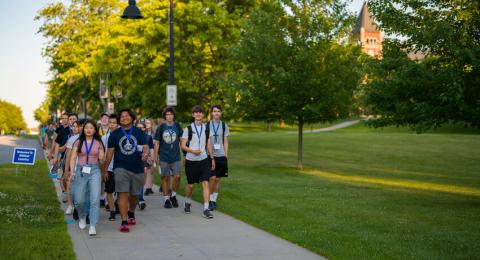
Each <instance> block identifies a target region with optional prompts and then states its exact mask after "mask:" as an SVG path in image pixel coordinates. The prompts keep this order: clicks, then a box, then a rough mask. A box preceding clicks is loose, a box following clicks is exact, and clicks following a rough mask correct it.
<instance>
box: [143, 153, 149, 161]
mask: <svg viewBox="0 0 480 260" xmlns="http://www.w3.org/2000/svg"><path fill="white" fill-rule="evenodd" d="M147 157H148V156H147V153H142V161H146V160H147Z"/></svg>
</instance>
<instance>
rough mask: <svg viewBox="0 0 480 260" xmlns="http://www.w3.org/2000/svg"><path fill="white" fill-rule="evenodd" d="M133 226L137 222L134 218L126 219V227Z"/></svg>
mask: <svg viewBox="0 0 480 260" xmlns="http://www.w3.org/2000/svg"><path fill="white" fill-rule="evenodd" d="M135 224H137V221H136V220H135V218H129V219H128V225H129V226H133V225H135Z"/></svg>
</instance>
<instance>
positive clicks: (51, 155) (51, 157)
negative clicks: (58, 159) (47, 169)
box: [48, 133, 57, 160]
mask: <svg viewBox="0 0 480 260" xmlns="http://www.w3.org/2000/svg"><path fill="white" fill-rule="evenodd" d="M55 139H57V133H53V139H52V145H51V146H50V150H49V151H48V159H49V160H51V159H53V152H54V151H55V144H56V142H55Z"/></svg>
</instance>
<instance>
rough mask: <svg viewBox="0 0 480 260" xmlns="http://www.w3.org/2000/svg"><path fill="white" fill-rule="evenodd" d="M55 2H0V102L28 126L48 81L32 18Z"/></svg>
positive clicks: (356, 4) (355, 3)
mask: <svg viewBox="0 0 480 260" xmlns="http://www.w3.org/2000/svg"><path fill="white" fill-rule="evenodd" d="M57 1H58V0H16V1H8V0H0V10H1V11H2V15H1V16H0V35H1V39H2V40H1V41H0V99H2V100H6V101H8V102H11V103H14V104H15V105H17V106H20V107H21V108H22V111H23V117H24V118H25V120H26V122H27V125H28V127H36V126H37V125H38V122H36V121H35V120H34V119H33V111H34V110H35V109H36V108H37V107H38V106H39V105H40V103H41V102H42V101H43V99H44V98H45V96H46V91H47V89H46V86H45V85H44V84H42V82H45V81H47V80H48V79H49V78H50V76H49V73H48V63H47V60H46V59H45V58H43V57H42V56H41V50H42V47H43V44H44V42H45V41H44V39H43V38H42V37H41V35H39V34H37V33H36V32H37V31H38V28H39V27H40V25H41V23H40V22H37V21H34V17H35V15H36V14H37V11H38V10H39V9H41V8H42V7H43V6H44V5H45V4H47V3H51V2H57ZM119 1H123V0H119ZM125 1H126V0H125ZM140 1H141V0H140ZM362 3H363V0H352V1H351V3H350V6H349V9H350V11H352V12H355V13H358V12H359V11H360V8H361V6H362Z"/></svg>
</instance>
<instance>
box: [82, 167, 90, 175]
mask: <svg viewBox="0 0 480 260" xmlns="http://www.w3.org/2000/svg"><path fill="white" fill-rule="evenodd" d="M91 170H92V168H91V167H89V166H83V167H82V173H86V174H90V171H91Z"/></svg>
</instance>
